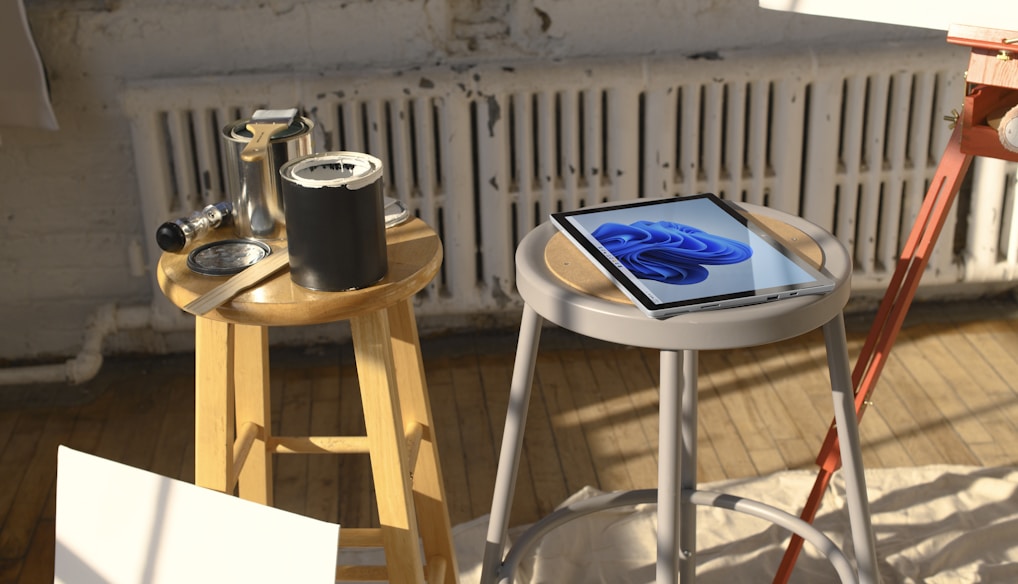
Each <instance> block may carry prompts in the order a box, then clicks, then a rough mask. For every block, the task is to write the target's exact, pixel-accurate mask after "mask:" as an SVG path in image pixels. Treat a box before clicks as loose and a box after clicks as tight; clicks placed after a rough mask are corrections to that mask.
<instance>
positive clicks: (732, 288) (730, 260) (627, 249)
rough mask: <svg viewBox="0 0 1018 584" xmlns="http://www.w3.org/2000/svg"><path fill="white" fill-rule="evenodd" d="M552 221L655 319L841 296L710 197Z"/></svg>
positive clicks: (587, 211) (584, 212) (607, 208)
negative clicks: (832, 294) (794, 299)
mask: <svg viewBox="0 0 1018 584" xmlns="http://www.w3.org/2000/svg"><path fill="white" fill-rule="evenodd" d="M551 221H552V223H554V224H555V226H556V227H557V228H558V229H559V230H560V231H561V232H562V233H563V234H564V235H565V236H566V237H567V238H568V239H569V240H570V241H572V242H573V243H574V244H575V245H576V246H577V247H579V248H580V250H581V251H582V252H583V253H584V255H586V256H587V257H588V258H589V259H590V260H591V261H592V262H593V263H594V265H595V266H597V268H598V269H600V270H601V272H602V273H604V274H605V275H606V276H608V278H609V279H610V280H611V281H612V282H614V283H615V285H616V286H618V287H619V289H620V290H621V291H622V292H623V293H624V294H625V295H626V296H627V297H629V299H630V300H632V301H633V303H634V304H635V305H636V306H637V307H638V308H639V309H640V310H642V311H643V312H644V313H646V314H647V315H648V316H651V317H653V318H667V317H669V316H673V315H675V314H680V313H685V312H693V311H700V310H715V309H722V308H728V307H734V306H745V305H748V304H757V303H761V302H773V301H777V300H780V299H782V298H789V297H792V296H800V295H803V294H824V293H827V292H830V291H831V290H833V289H834V283H835V282H834V278H833V277H832V276H831V275H830V273H828V272H826V271H825V270H823V268H820V269H817V268H814V267H813V266H811V265H810V264H809V262H807V261H806V260H805V259H803V258H802V257H801V256H799V255H798V254H797V253H795V252H794V251H792V250H791V249H789V248H788V247H786V246H785V245H783V244H782V243H781V242H780V241H779V240H777V239H776V238H774V237H773V236H771V235H770V234H769V233H768V231H767V230H766V229H764V228H763V227H761V226H760V225H758V224H756V223H754V222H753V220H752V219H750V218H748V217H746V216H745V215H743V214H741V213H739V212H738V211H736V210H735V209H734V208H732V207H731V206H729V205H728V203H726V202H725V201H723V200H722V199H720V198H718V197H717V196H715V195H713V194H710V193H705V194H701V195H692V196H687V197H669V198H662V199H641V200H638V201H633V202H626V203H613V204H608V205H600V206H596V207H588V208H584V209H579V210H575V211H565V212H561V213H552V215H551Z"/></svg>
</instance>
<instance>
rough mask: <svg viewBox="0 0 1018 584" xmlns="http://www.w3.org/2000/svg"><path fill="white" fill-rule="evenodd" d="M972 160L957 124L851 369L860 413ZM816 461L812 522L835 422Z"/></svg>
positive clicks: (833, 453) (832, 452)
mask: <svg viewBox="0 0 1018 584" xmlns="http://www.w3.org/2000/svg"><path fill="white" fill-rule="evenodd" d="M971 163H972V156H970V155H967V154H964V153H962V151H961V124H959V125H958V126H957V127H956V128H955V130H954V133H953V134H952V135H951V139H950V141H949V142H948V144H947V148H946V149H945V150H944V155H943V156H942V157H941V159H940V164H939V165H938V166H937V172H936V174H935V175H934V177H933V180H932V181H931V182H930V188H929V189H928V190H927V191H926V197H925V198H924V199H923V205H922V208H921V209H920V211H919V215H918V216H917V217H916V221H915V224H914V225H913V228H912V232H911V233H910V235H909V238H908V241H907V242H906V243H905V248H904V250H903V251H902V253H901V256H900V257H899V259H898V265H897V266H896V268H895V271H894V275H893V276H892V278H891V282H890V283H889V284H888V288H887V292H886V293H885V294H884V298H883V300H882V301H881V303H880V308H879V309H878V310H877V315H876V318H875V319H874V321H873V326H872V328H871V329H870V332H869V335H868V336H867V338H866V341H865V343H864V344H863V348H862V351H861V353H860V355H859V358H858V360H857V361H856V365H855V368H854V369H853V371H852V384H853V386H854V387H855V410H856V416H857V417H858V418H859V419H861V418H862V414H863V413H864V412H865V409H866V403H867V402H868V401H869V399H870V396H871V395H872V393H873V390H874V388H875V387H876V383H877V379H878V378H879V377H880V372H881V370H882V369H883V367H884V364H885V363H886V361H887V357H888V355H889V354H890V351H891V347H892V346H893V345H894V341H895V340H896V339H897V337H898V332H899V331H900V330H901V326H902V324H903V323H904V321H905V316H906V315H907V313H908V309H909V307H910V306H911V304H912V300H913V298H915V292H916V289H917V288H918V287H919V280H920V278H921V277H922V274H923V271H925V269H926V265H927V264H928V263H929V260H930V253H931V252H932V251H933V246H934V245H935V244H936V243H937V239H938V238H939V237H940V231H941V229H942V228H943V226H944V221H945V220H946V219H947V215H948V213H949V212H950V210H951V206H952V205H953V204H954V198H955V196H956V195H957V194H958V189H959V188H960V187H961V182H962V180H963V179H964V178H965V174H966V173H967V172H968V168H969V165H970V164H971ZM817 464H818V465H819V466H820V472H819V474H818V476H817V480H816V482H815V483H814V485H813V490H812V491H811V493H810V496H809V499H808V500H807V502H806V506H805V507H804V508H803V511H802V514H801V517H802V519H803V520H805V521H808V522H810V523H812V522H813V520H814V519H815V518H816V513H817V510H818V509H819V507H820V501H821V499H822V498H823V494H824V492H826V490H827V486H828V485H829V484H830V480H831V475H832V474H833V473H834V471H836V470H837V469H838V467H840V466H841V455H840V454H839V447H838V436H837V431H836V428H835V426H834V424H833V423H832V424H831V427H830V429H829V430H828V432H827V437H826V438H825V439H824V444H823V446H822V447H821V449H820V454H819V455H818V456H817ZM802 544H803V541H802V538H801V537H799V536H793V537H792V540H791V542H789V544H788V549H787V550H786V551H785V556H784V558H783V559H782V562H781V566H780V567H779V568H778V573H777V575H776V576H775V577H774V582H775V583H776V584H777V583H782V584H783V583H786V582H788V578H789V577H790V576H791V574H792V570H793V569H794V567H795V562H796V560H797V559H798V557H799V552H800V551H802Z"/></svg>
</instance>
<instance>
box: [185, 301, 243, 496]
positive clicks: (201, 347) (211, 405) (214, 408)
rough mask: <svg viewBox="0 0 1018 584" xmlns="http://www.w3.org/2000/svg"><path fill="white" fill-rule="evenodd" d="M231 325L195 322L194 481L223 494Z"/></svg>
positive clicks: (228, 456)
mask: <svg viewBox="0 0 1018 584" xmlns="http://www.w3.org/2000/svg"><path fill="white" fill-rule="evenodd" d="M234 333H235V329H234V325H232V324H227V323H225V322H219V321H215V320H211V319H207V318H202V317H198V318H197V319H195V391H194V402H195V403H194V407H195V415H194V454H195V456H194V482H195V484H196V485H198V486H201V487H206V488H209V489H214V490H217V491H220V492H223V493H226V492H228V491H230V490H232V489H231V484H232V482H231V474H232V469H233V435H234V430H233V420H234V418H233V401H234V400H233V391H234V370H233V362H234V354H235V352H236V351H235V348H236V347H235V343H234V341H235V337H234Z"/></svg>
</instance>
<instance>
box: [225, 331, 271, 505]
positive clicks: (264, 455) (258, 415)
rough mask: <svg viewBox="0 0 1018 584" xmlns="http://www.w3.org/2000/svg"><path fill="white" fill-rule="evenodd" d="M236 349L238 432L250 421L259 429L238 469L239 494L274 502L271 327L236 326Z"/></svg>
mask: <svg viewBox="0 0 1018 584" xmlns="http://www.w3.org/2000/svg"><path fill="white" fill-rule="evenodd" d="M234 352H235V354H236V355H237V357H236V358H235V359H234V364H233V371H234V387H235V393H236V395H235V403H236V416H237V432H238V434H239V433H241V432H242V431H243V428H244V426H245V425H246V424H249V423H250V424H254V425H255V426H257V427H258V428H259V430H258V434H257V437H256V438H255V439H254V442H253V443H252V444H251V446H250V451H249V452H248V454H247V457H246V459H245V461H244V463H243V465H242V466H241V467H240V470H239V472H240V474H239V476H238V477H237V478H238V480H239V484H238V494H239V495H240V496H241V497H243V498H244V499H247V500H248V501H254V502H256V503H261V504H263V505H272V455H271V454H269V452H268V451H267V449H266V441H267V440H268V438H269V436H270V435H271V433H272V432H271V431H272V426H271V417H270V407H271V403H270V402H271V399H270V393H269V331H268V329H267V328H265V327H260V326H251V325H240V324H238V325H235V333H234ZM234 454H235V455H236V453H234Z"/></svg>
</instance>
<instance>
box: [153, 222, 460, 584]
mask: <svg viewBox="0 0 1018 584" xmlns="http://www.w3.org/2000/svg"><path fill="white" fill-rule="evenodd" d="M217 235H218V236H219V237H228V236H229V235H230V234H227V233H221V234H217ZM386 241H387V252H388V274H387V275H386V277H385V278H384V279H383V280H382V281H381V282H379V283H378V284H375V285H373V286H370V287H368V288H364V289H361V290H353V291H347V292H320V291H314V290H308V289H306V288H301V287H300V286H297V285H296V284H294V283H293V282H292V281H291V279H290V273H289V270H283V271H280V272H277V273H276V274H275V275H273V276H270V277H269V278H267V279H266V280H264V281H262V282H261V283H259V284H257V285H256V286H254V287H252V288H250V289H248V290H246V291H244V292H242V293H241V294H239V295H238V296H236V297H234V298H233V299H232V300H231V301H229V302H227V303H226V304H224V305H223V306H221V307H219V308H217V309H215V310H213V311H211V312H209V313H207V314H204V315H202V316H198V317H197V318H196V321H195V371H196V380H195V483H196V484H198V485H201V486H204V487H208V488H211V489H215V490H218V491H222V492H224V493H233V492H234V490H235V489H236V490H237V493H238V494H239V495H240V496H241V497H243V498H245V499H248V500H251V501H255V502H259V503H262V504H266V505H271V504H272V455H273V454H352V453H367V454H369V456H370V459H371V469H372V475H373V480H374V485H375V493H376V499H377V504H378V517H379V523H380V525H381V527H380V528H377V529H369V528H348V527H345V526H344V527H343V528H342V529H341V531H340V547H381V548H383V549H384V551H385V559H386V561H385V566H341V567H339V568H337V580H386V579H387V580H388V581H390V582H393V583H413V584H423V583H424V582H428V583H430V584H456V582H457V571H456V558H455V553H454V547H453V542H452V530H451V526H450V522H449V512H448V504H447V501H446V496H445V488H444V485H443V481H442V474H441V467H440V464H439V456H438V445H437V442H436V440H435V436H434V430H433V429H434V424H433V421H432V416H431V406H430V402H429V398H428V392H427V385H426V383H425V377H424V367H423V362H422V359H421V352H420V343H419V339H418V333H417V324H416V320H415V318H414V314H413V295H414V294H416V293H417V292H419V291H420V290H421V289H423V288H424V287H425V286H426V285H427V284H428V283H429V282H430V281H431V280H432V279H433V278H434V277H435V275H436V274H437V273H438V270H439V267H440V265H441V263H442V244H441V241H440V240H439V238H438V236H437V234H436V233H435V232H434V231H433V230H432V229H431V228H430V227H428V226H427V225H426V224H424V223H423V222H422V221H420V220H419V219H412V220H410V221H408V222H406V223H403V224H401V225H398V226H395V227H392V228H389V229H388V230H386ZM202 243H205V242H202ZM280 245H285V241H281V242H277V245H276V246H275V247H277V248H278V246H280ZM187 251H188V250H186V249H185V250H184V253H180V254H172V253H165V254H163V256H162V257H161V258H160V260H159V269H158V272H157V275H158V280H159V286H160V288H161V289H162V291H163V293H164V294H165V295H166V297H167V298H169V300H170V301H171V302H173V303H174V304H175V305H177V306H180V307H183V306H185V305H187V304H188V303H189V302H191V301H192V300H194V299H195V298H197V297H198V296H200V295H202V294H204V293H206V292H209V291H210V290H212V289H213V288H215V287H216V286H218V285H219V284H221V283H222V282H223V281H224V279H223V278H222V277H213V276H203V275H199V274H196V273H194V272H192V271H191V270H190V269H189V268H188V267H187V265H186V252H187ZM340 320H348V321H350V328H351V333H352V338H353V346H354V355H355V358H356V361H357V375H358V380H359V384H360V391H361V397H362V407H363V411H364V424H365V428H366V434H365V435H364V436H274V435H272V431H271V428H272V424H271V419H270V393H269V348H268V327H270V326H299V325H311V324H321V323H328V322H335V321H340ZM422 550H423V552H422Z"/></svg>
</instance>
